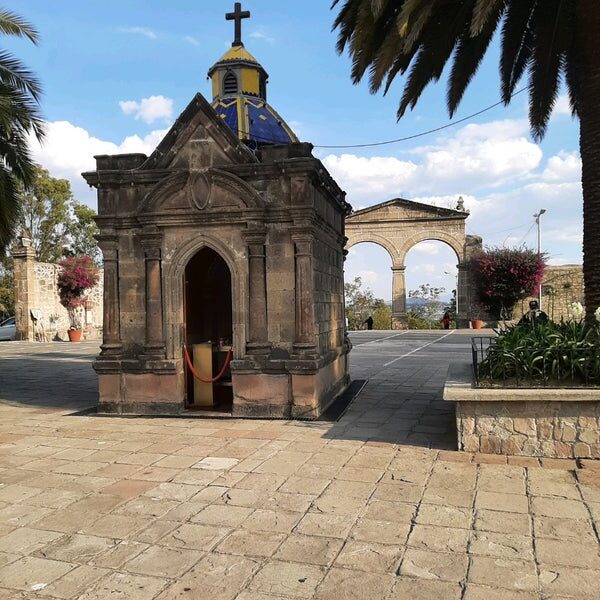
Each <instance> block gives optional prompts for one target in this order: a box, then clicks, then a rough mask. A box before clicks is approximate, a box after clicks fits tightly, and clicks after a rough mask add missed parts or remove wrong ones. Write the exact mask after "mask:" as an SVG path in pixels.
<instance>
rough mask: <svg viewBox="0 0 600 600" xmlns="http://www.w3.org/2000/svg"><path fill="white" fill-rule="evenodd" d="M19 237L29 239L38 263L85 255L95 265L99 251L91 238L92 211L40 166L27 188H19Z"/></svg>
mask: <svg viewBox="0 0 600 600" xmlns="http://www.w3.org/2000/svg"><path fill="white" fill-rule="evenodd" d="M20 198H21V219H20V225H21V234H22V235H24V236H26V237H28V238H30V239H31V241H32V246H33V248H34V249H35V251H36V256H37V259H38V260H39V261H40V262H58V261H60V260H61V259H63V258H64V257H65V256H73V255H75V256H77V255H87V256H90V257H91V258H92V259H93V260H95V261H96V262H97V261H98V259H99V255H100V252H99V249H98V245H97V242H96V240H95V239H94V237H93V236H94V235H95V234H96V233H97V232H98V228H97V226H96V223H95V222H94V216H95V215H96V213H95V211H94V210H93V209H91V208H89V207H88V206H86V205H84V204H80V203H79V202H77V201H76V200H75V199H74V198H73V194H72V193H71V185H70V183H69V182H68V181H67V180H66V179H56V178H54V177H51V175H50V173H49V172H48V171H47V170H46V169H43V168H42V167H40V166H35V167H34V175H33V180H32V183H31V185H30V186H29V187H28V188H24V187H22V188H21V190H20Z"/></svg>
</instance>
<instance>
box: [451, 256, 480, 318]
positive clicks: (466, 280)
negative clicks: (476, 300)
mask: <svg viewBox="0 0 600 600" xmlns="http://www.w3.org/2000/svg"><path fill="white" fill-rule="evenodd" d="M456 266H457V268H458V276H457V281H458V283H457V289H456V303H457V309H458V310H457V311H456V313H457V314H456V326H457V327H458V328H459V329H468V327H469V322H470V320H471V318H473V317H474V316H476V315H472V314H470V313H471V311H472V308H471V302H472V301H471V287H472V283H471V272H470V271H469V267H468V266H467V265H466V264H465V263H459V264H458V265H456Z"/></svg>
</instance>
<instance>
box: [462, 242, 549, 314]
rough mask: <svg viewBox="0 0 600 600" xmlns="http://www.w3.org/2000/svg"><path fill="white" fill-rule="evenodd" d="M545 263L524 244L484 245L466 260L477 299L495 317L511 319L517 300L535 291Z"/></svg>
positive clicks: (542, 257)
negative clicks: (519, 246)
mask: <svg viewBox="0 0 600 600" xmlns="http://www.w3.org/2000/svg"><path fill="white" fill-rule="evenodd" d="M545 266H546V265H545V260H544V256H543V255H542V256H538V254H537V252H534V251H533V250H531V249H529V248H525V247H521V248H487V249H485V250H482V251H481V252H478V253H477V254H476V255H475V256H473V257H472V258H471V260H470V262H469V267H470V269H471V271H472V273H473V276H474V280H475V283H476V290H477V294H478V296H479V299H480V301H481V302H482V303H483V304H484V305H485V306H486V308H487V309H488V310H489V311H490V313H491V314H492V315H493V316H494V317H495V318H496V319H503V318H506V319H510V318H511V317H512V312H513V309H514V307H515V305H516V304H517V302H518V301H519V300H522V299H524V298H527V297H528V296H533V295H537V293H538V290H539V286H540V284H541V281H542V277H543V275H544V268H545Z"/></svg>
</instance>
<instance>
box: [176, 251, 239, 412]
mask: <svg viewBox="0 0 600 600" xmlns="http://www.w3.org/2000/svg"><path fill="white" fill-rule="evenodd" d="M184 284H185V288H184V289H185V307H184V311H185V341H186V346H187V349H188V353H189V355H190V358H191V361H192V362H193V365H194V369H195V370H196V372H197V373H198V374H200V376H201V377H202V378H203V379H205V380H208V379H211V378H214V377H216V376H217V375H218V374H219V373H220V372H221V371H222V369H223V367H224V365H225V363H226V360H227V356H228V353H229V352H230V351H231V345H232V339H233V315H232V294H231V273H230V271H229V267H228V266H227V263H226V262H225V261H224V260H223V259H222V258H221V256H219V254H217V252H215V251H214V250H212V249H211V248H202V249H201V250H199V251H198V252H197V253H196V254H195V255H194V256H193V257H192V258H191V259H190V261H189V262H188V264H187V266H186V268H185V281H184ZM232 405H233V389H232V384H231V372H230V371H229V369H226V370H225V373H224V374H223V376H222V377H221V378H220V379H219V380H218V381H215V382H214V383H203V382H201V381H200V380H198V378H197V377H194V374H193V373H192V370H191V369H190V368H187V369H186V406H187V408H189V409H196V410H202V409H203V410H218V411H225V412H230V411H231V408H232Z"/></svg>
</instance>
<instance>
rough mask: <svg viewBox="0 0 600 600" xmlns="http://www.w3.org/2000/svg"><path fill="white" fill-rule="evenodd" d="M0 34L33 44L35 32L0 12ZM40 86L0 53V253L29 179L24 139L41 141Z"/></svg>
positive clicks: (17, 63)
mask: <svg viewBox="0 0 600 600" xmlns="http://www.w3.org/2000/svg"><path fill="white" fill-rule="evenodd" d="M0 33H2V34H4V35H12V36H17V37H25V38H27V39H29V40H30V41H31V42H33V43H34V44H37V41H38V32H37V31H36V30H35V29H34V28H33V27H32V26H31V25H30V24H29V23H27V22H26V21H24V20H23V19H22V18H21V17H19V16H18V15H16V14H14V13H12V12H10V11H8V10H2V9H0ZM40 96H41V86H40V84H39V82H38V80H37V79H36V77H35V76H34V75H33V73H31V72H30V71H29V70H27V68H26V67H25V66H24V65H23V64H22V63H21V61H20V60H18V59H17V58H15V57H14V56H13V55H12V54H10V53H9V52H7V51H5V50H0V250H2V249H4V248H5V247H6V245H7V244H8V243H9V242H10V241H11V239H12V237H13V235H14V232H15V227H16V225H17V223H18V217H19V213H20V200H19V198H20V196H19V192H18V189H19V184H21V185H23V186H25V187H28V186H29V185H30V183H31V181H32V177H33V167H34V163H33V161H32V159H31V155H30V151H29V144H28V137H29V134H30V133H31V132H33V134H34V135H35V136H36V137H37V139H38V140H40V141H41V140H42V138H43V135H44V132H43V123H42V119H41V116H40V112H39V102H40Z"/></svg>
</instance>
